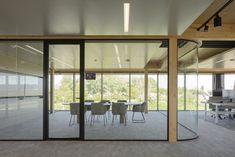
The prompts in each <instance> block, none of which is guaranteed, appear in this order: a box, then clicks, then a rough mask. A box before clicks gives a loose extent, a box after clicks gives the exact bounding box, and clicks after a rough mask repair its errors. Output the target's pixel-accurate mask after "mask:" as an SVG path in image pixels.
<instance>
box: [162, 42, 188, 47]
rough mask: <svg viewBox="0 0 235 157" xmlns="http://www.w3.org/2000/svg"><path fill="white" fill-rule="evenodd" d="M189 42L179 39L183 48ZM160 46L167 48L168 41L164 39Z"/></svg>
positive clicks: (179, 43)
mask: <svg viewBox="0 0 235 157" xmlns="http://www.w3.org/2000/svg"><path fill="white" fill-rule="evenodd" d="M187 43H188V41H187V40H178V47H179V48H182V47H184V45H186V44H187ZM159 47H160V48H166V47H168V41H162V44H161V45H160V46H159Z"/></svg>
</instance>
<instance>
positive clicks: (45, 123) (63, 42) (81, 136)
mask: <svg viewBox="0 0 235 157" xmlns="http://www.w3.org/2000/svg"><path fill="white" fill-rule="evenodd" d="M84 43H85V42H84V40H44V44H43V50H44V56H43V75H44V81H43V88H44V90H43V92H44V93H43V95H44V105H43V140H84V137H85V136H84V132H85V127H84V125H85V122H84V73H85V72H84V71H85V45H84ZM51 44H53V45H59V44H60V45H69V44H77V45H80V114H79V115H80V126H79V137H75V138H49V116H48V107H49V95H48V94H49V91H48V89H49V83H48V81H49V77H48V74H49V45H51Z"/></svg>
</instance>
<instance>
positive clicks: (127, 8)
mask: <svg viewBox="0 0 235 157" xmlns="http://www.w3.org/2000/svg"><path fill="white" fill-rule="evenodd" d="M129 18H130V3H124V32H129Z"/></svg>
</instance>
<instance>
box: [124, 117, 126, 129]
mask: <svg viewBox="0 0 235 157" xmlns="http://www.w3.org/2000/svg"><path fill="white" fill-rule="evenodd" d="M124 118H125V126H126V114H125V117H124Z"/></svg>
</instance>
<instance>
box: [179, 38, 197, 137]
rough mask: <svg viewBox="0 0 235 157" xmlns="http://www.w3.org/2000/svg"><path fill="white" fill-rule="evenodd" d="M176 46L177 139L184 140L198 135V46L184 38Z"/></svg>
mask: <svg viewBox="0 0 235 157" xmlns="http://www.w3.org/2000/svg"><path fill="white" fill-rule="evenodd" d="M178 46H179V48H178V139H179V140H185V139H192V138H195V137H197V136H198V134H197V129H198V48H197V44H196V43H194V42H191V41H185V40H178ZM183 78H184V79H183ZM182 79H183V80H182ZM182 82H184V86H183V83H182ZM182 102H184V109H185V110H182V109H183V107H182Z"/></svg>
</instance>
